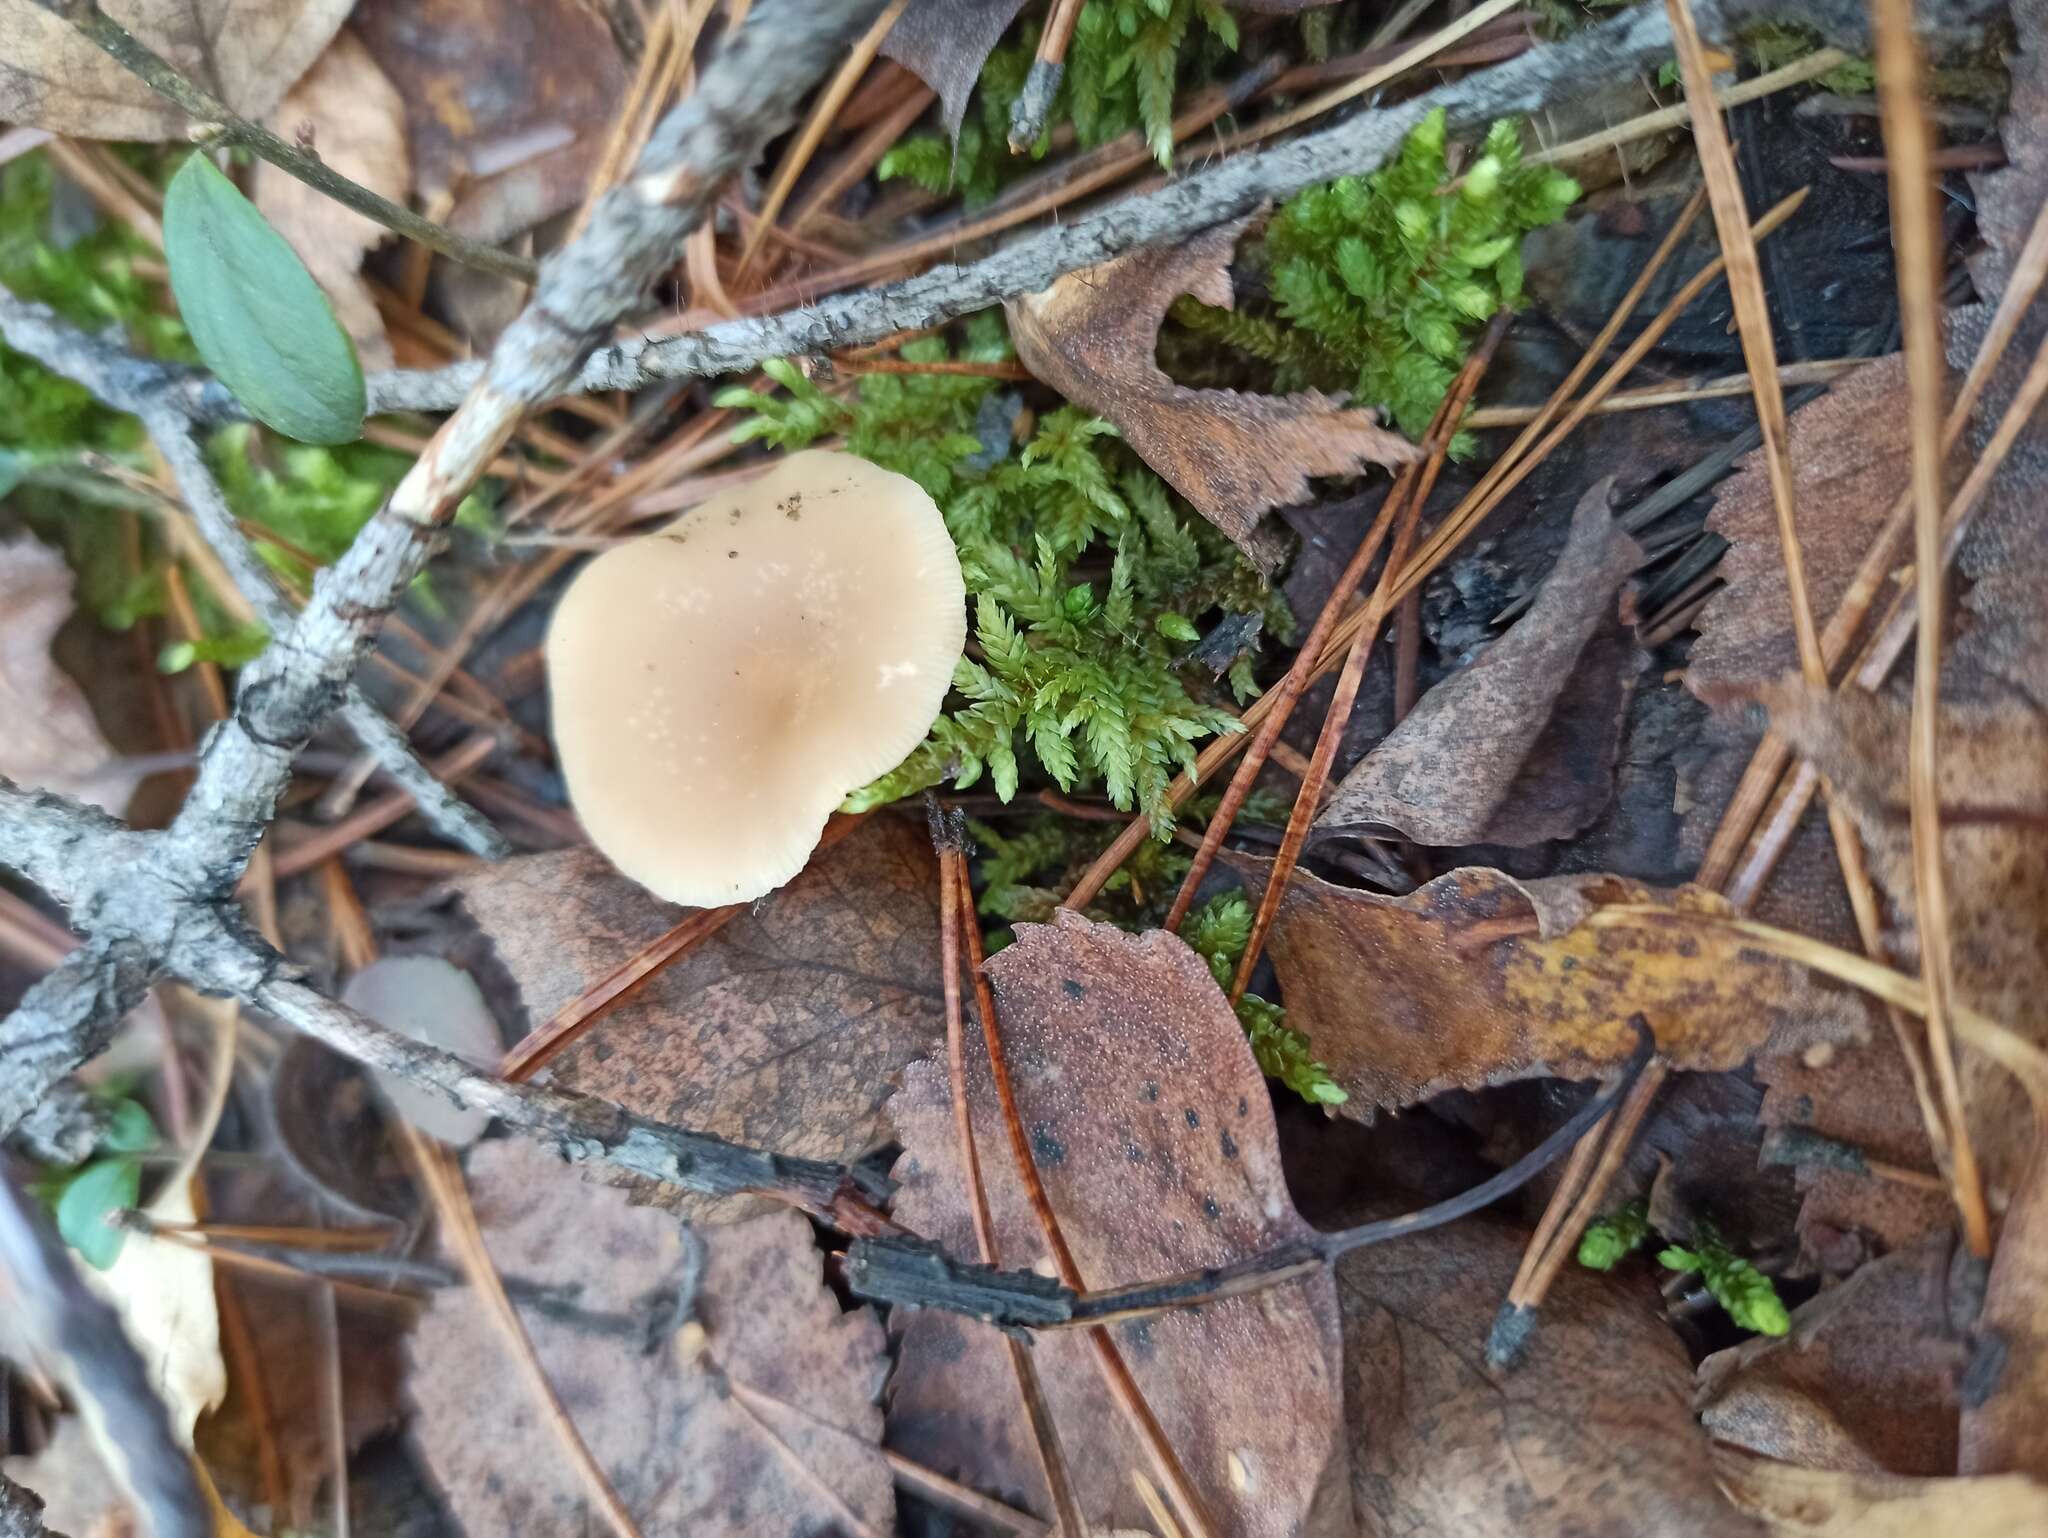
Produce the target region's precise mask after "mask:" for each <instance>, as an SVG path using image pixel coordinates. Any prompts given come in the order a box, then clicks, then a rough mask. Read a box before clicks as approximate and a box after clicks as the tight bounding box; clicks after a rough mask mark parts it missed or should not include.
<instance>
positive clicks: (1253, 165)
mask: <svg viewBox="0 0 2048 1538" xmlns="http://www.w3.org/2000/svg"><path fill="white" fill-rule="evenodd" d="M1696 9H1697V11H1698V13H1699V14H1700V15H1701V16H1702V17H1704V18H1710V19H1715V20H1720V21H1724V22H1725V21H1729V20H1732V19H1735V18H1739V17H1743V16H1748V15H1751V14H1759V15H1762V14H1768V15H1770V16H1773V17H1776V18H1779V19H1783V18H1785V17H1786V16H1787V15H1788V14H1789V13H1788V11H1787V8H1786V7H1784V6H1770V5H1763V4H1761V3H1760V0H1759V3H1756V4H1751V3H1748V0H1718V3H1713V0H1710V3H1703V4H1702V5H1700V6H1699V7H1697V8H1696ZM1798 9H1799V8H1794V10H1798ZM1801 14H1804V13H1803V12H1801ZM1811 19H1812V21H1813V22H1814V24H1815V25H1819V26H1823V27H1832V26H1837V25H1839V23H1840V22H1841V20H1842V17H1841V15H1840V13H1839V12H1837V11H1832V10H1827V9H1825V8H1817V9H1815V10H1814V11H1813V12H1812V15H1811ZM1670 48H1671V36H1670V28H1669V26H1668V24H1667V23H1666V21H1665V19H1664V17H1663V16H1662V15H1661V14H1660V13H1659V12H1658V11H1657V10H1656V8H1655V7H1650V6H1639V7H1636V8H1635V9H1633V10H1630V11H1626V12H1624V13H1622V14H1621V15H1619V16H1616V17H1615V18H1613V19H1612V20H1610V21H1606V22H1602V23H1600V24H1599V25H1597V26H1590V27H1586V28H1584V29H1583V30H1581V31H1579V32H1577V33H1575V34H1574V35H1573V36H1572V37H1570V38H1568V39H1566V40H1565V41H1563V42H1560V43H1556V44H1551V45H1549V46H1546V47H1541V48H1532V49H1530V50H1529V51H1528V52H1526V53H1524V54H1522V55H1521V56H1519V57H1517V58H1515V59H1511V60H1509V61H1508V62H1506V63H1504V64H1501V65H1498V66H1496V67H1495V68H1493V69H1490V70H1486V71H1484V72H1483V73H1479V74H1475V75H1471V76H1468V77H1467V78H1465V79H1463V80H1459V81H1456V82H1454V83H1453V84H1450V85H1447V86H1443V87H1440V88H1438V89H1436V90H1434V91H1428V92H1425V93H1423V94H1422V95H1420V96H1417V97H1416V98H1414V99H1413V100H1411V101H1407V102H1403V103H1401V104H1399V105H1398V106H1394V107H1389V108H1385V109H1383V110H1380V111H1377V112H1372V113H1365V114H1361V115H1360V116H1357V117H1354V118H1351V119H1348V120H1346V121H1344V122H1341V123H1337V124H1333V125H1332V126H1330V127H1328V128H1325V129H1322V130H1320V131H1318V132H1316V133H1313V134H1309V135H1306V136H1304V137H1302V138H1300V139H1296V140H1293V141H1291V142H1289V143H1286V144H1281V145H1278V146H1275V147H1273V148H1271V149H1266V150H1261V151H1258V152H1256V153H1253V154H1246V155H1234V156H1231V157H1229V158H1227V159H1225V160H1222V161H1220V162H1218V163H1217V164H1215V165H1212V166H1210V167H1209V168H1207V169H1205V170H1201V171H1197V172H1193V173H1190V174H1188V175H1185V176H1182V177H1180V178H1178V179H1176V180H1174V181H1173V182H1171V183H1169V184H1167V185H1165V186H1162V187H1160V188H1158V189H1157V190H1155V191H1152V192H1147V193H1142V194H1139V195H1136V196H1133V197H1129V198H1125V199H1124V200H1123V201H1122V202H1119V203H1117V204H1115V205H1113V206H1111V207H1108V208H1105V209H1102V210H1099V211H1096V212H1092V213H1090V214H1088V215H1086V216H1084V217H1082V218H1079V219H1076V220H1073V221H1071V222H1061V223H1058V224H1056V225H1054V226H1052V227H1051V228H1048V229H1045V230H1041V231H1038V232H1037V233H1035V234H1032V235H1029V236H1026V237H1024V238H1023V239H1020V240H1018V241H1016V242H1014V243H1012V244H1011V245H1009V246H1006V247H1004V248H1003V249H1002V250H1000V251H998V252H996V253H995V254H994V255H992V256H989V257H986V258H984V259H982V260H981V261H977V262H973V263H971V264H968V265H966V266H944V267H939V268H935V269H933V270H932V271H930V272H927V273H925V274H923V275H921V276H918V277H914V278H907V279H904V280H903V281H901V282H897V283H892V284H890V285H888V286H886V287H883V288H877V289H871V290H867V291H865V292H862V293H858V294H850V295H838V296H835V297H833V298H830V299H826V300H823V301H820V302H818V303H816V304H813V305H810V306H808V307H806V308H801V309H795V310H789V311H785V312H784V313H781V314H777V315H765V316H752V315H749V316H743V317H741V318H740V319H737V320H731V321H726V322H723V323H721V324H719V325H715V326H708V327H706V328H704V329H703V330H701V331H697V332H694V333H692V334H690V335H688V336H679V337H670V338H667V339H664V340H660V341H651V340H647V339H645V338H640V339H628V338H622V339H619V340H618V341H616V342H615V343H614V344H613V345H611V346H608V347H605V348H603V349H602V350H600V351H599V352H598V353H597V354H596V355H595V356H593V357H592V358H591V359H590V361H589V362H588V363H587V364H586V365H585V367H584V368H583V370H582V372H581V373H580V374H578V375H577V376H576V377H575V378H574V379H573V380H571V381H567V382H565V383H564V384H563V386H562V387H561V388H562V389H563V391H564V392H569V391H573V392H575V393H579V394H581V393H596V392H600V391H607V390H637V389H640V388H642V387H644V386H646V385H648V384H650V383H652V382H654V381H656V380H660V379H679V378H686V377H707V376H711V375H717V374H728V373H738V372H740V371H742V370H745V369H749V368H752V367H754V366H755V365H757V364H759V363H760V362H762V361H763V360H764V359H768V358H781V357H791V356H798V355H803V354H810V353H826V352H832V351H834V350H836V349H839V348H842V347H852V346H859V345H862V344H864V343H868V342H873V341H878V340H880V339H881V338H882V337H885V336H887V335H889V334H890V333H891V332H895V331H902V330H916V329H919V328H922V327H929V326H937V325H940V324H943V323H944V322H947V321H950V320H955V319H958V318H959V317H960V316H962V315H969V314H972V313H974V312H975V311H978V310H984V309H987V308H989V307H990V306H992V305H996V304H999V303H1001V302H1002V301H1003V300H1005V299H1011V298H1015V297H1017V296H1018V295H1020V294H1026V293H1034V292H1037V291H1038V290H1040V289H1043V288H1046V287H1047V286H1049V285H1050V284H1051V283H1052V282H1053V280H1054V279H1056V278H1058V277H1060V276H1061V275H1062V274H1064V273H1067V272H1071V271H1073V270H1074V269H1076V268H1079V267H1086V266H1091V265H1093V264H1095V263H1097V262H1103V261H1107V260H1108V259H1109V258H1110V257H1113V256H1117V255H1120V254H1121V253H1123V252H1125V251H1129V250H1132V249H1133V248H1135V247H1138V246H1142V245H1151V244H1161V243H1167V242H1171V241H1175V240H1181V239H1185V238H1186V237H1187V236H1189V235H1192V234H1194V233H1195V232H1196V231H1198V230H1202V229H1206V228H1208V227H1209V226H1210V225H1213V224H1218V223H1222V222H1224V221H1227V220H1230V219H1235V218H1240V217H1242V216H1244V215H1245V214H1248V213H1250V212H1252V211H1253V210H1254V209H1256V208H1257V207H1259V206H1260V205H1261V204H1262V203H1265V202H1267V201H1269V200H1271V199H1275V198H1284V197H1286V196H1288V195H1289V194H1291V193H1294V192H1298V191H1300V190H1301V189H1302V188H1303V187H1307V186H1310V185H1313V184H1314V183H1317V182H1322V181H1327V180H1329V179H1330V178H1331V177H1333V176H1339V175H1346V174H1353V173H1362V172H1365V171H1369V170H1371V169H1373V168H1374V167H1375V166H1378V165H1380V164H1381V163H1383V162H1384V161H1385V160H1386V159H1387V158H1388V157H1389V156H1391V155H1392V154H1394V152H1395V151H1397V150H1398V149H1399V148H1400V145H1401V141H1402V140H1403V138H1405V137H1406V135H1407V133H1408V131H1409V129H1411V128H1413V127H1414V126H1415V124H1416V123H1417V122H1418V121H1420V119H1421V118H1422V117H1423V116H1424V115H1425V114H1427V113H1428V112H1430V111H1431V110H1433V109H1435V108H1437V107H1441V108H1443V109H1444V111H1445V113H1446V115H1447V117H1448V119H1449V122H1450V125H1451V127H1452V128H1453V129H1461V128H1468V127H1472V126H1474V125H1479V124H1484V123H1486V122H1489V121H1491V120H1492V119H1493V118H1496V117H1502V116H1512V115H1520V114H1526V113H1530V112H1535V111H1538V110H1540V109H1541V108H1543V107H1545V106H1548V105H1551V104H1553V103H1555V102H1557V101H1559V100H1562V99H1564V98H1565V97H1567V96H1569V95H1572V94H1574V93H1576V92H1580V91H1583V90H1584V89H1585V87H1586V84H1587V82H1588V81H1589V80H1594V79H1607V78H1612V77H1614V76H1615V75H1618V74H1620V73H1622V72H1624V71H1627V70H1631V69H1635V68H1638V67H1641V66H1643V65H1646V64H1655V63H1658V62H1661V60H1662V59H1663V58H1664V57H1666V56H1667V55H1668V54H1669V52H1670ZM984 233H985V232H984ZM972 238H974V236H973V234H972V233H971V232H966V231H962V232H955V234H954V236H953V237H952V238H951V241H950V244H957V242H958V241H961V240H967V239H972ZM948 248H949V242H947V241H942V242H941V244H940V246H939V247H938V250H939V251H944V250H946V249H948ZM898 261H899V262H900V259H898ZM889 270H891V263H890V262H889V261H884V262H883V264H882V265H881V267H879V268H878V269H876V271H877V272H881V273H886V272H887V271H889ZM873 275H875V273H870V272H866V271H864V270H860V269H856V270H855V271H853V272H850V273H848V274H841V275H838V276H837V277H836V278H835V277H834V276H833V275H823V276H822V277H821V278H806V279H805V280H803V283H802V284H801V285H799V290H798V291H799V292H801V291H802V289H804V288H809V289H812V290H813V291H815V290H816V288H817V287H819V286H821V285H822V283H823V282H825V281H836V282H846V281H858V280H860V278H862V277H866V276H873ZM784 302H786V301H784ZM481 373H482V367H481V365H478V364H473V363H469V364H454V365H450V366H449V367H447V368H443V369H436V370H431V371H409V370H398V371H393V372H391V373H385V374H379V375H375V376H373V377H372V378H371V380H370V381H369V387H370V400H371V409H372V410H373V411H397V410H417V411H434V410H445V409H447V408H448V407H449V406H451V405H453V404H455V403H456V402H457V401H458V400H460V399H461V398H462V396H463V395H464V394H465V393H466V392H467V390H468V389H469V388H470V386H471V385H473V384H474V383H475V382H476V380H477V379H478V378H479V377H480V376H481ZM204 404H205V406H206V407H207V409H208V410H209V411H214V412H218V413H220V414H222V415H224V416H233V415H236V414H237V408H236V407H235V406H234V404H233V401H232V398H231V397H228V396H227V394H226V392H225V391H220V390H217V389H210V390H208V392H207V393H206V395H205V397H204Z"/></svg>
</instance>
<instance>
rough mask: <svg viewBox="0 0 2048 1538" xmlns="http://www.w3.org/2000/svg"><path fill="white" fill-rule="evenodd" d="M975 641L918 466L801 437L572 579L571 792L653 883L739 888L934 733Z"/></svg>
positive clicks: (795, 853) (732, 897) (559, 639)
mask: <svg viewBox="0 0 2048 1538" xmlns="http://www.w3.org/2000/svg"><path fill="white" fill-rule="evenodd" d="M966 639H967V611H966V592H965V587H964V585H963V583H962V582H961V578H960V560H959V557H958V555H957V554H956V553H955V552H954V549H953V541H952V538H951V537H950V536H949V535H948V534H947V532H946V525H945V520H944V519H943V518H942V517H941V516H940V514H939V509H938V507H937V505H936V504H935V503H934V502H933V501H932V499H931V498H930V497H929V496H927V495H926V494H925V492H924V491H923V489H922V488H921V487H919V486H918V484H917V483H916V482H915V481H912V480H910V479H909V478H908V477H906V476H901V475H898V474H896V473H895V472H893V471H890V470H884V469H881V468H880V467H878V466H876V465H872V464H870V463H868V462H867V461H866V460H864V459H860V458H858V457H856V456H854V455H852V454H836V453H827V452H825V451H823V450H815V449H814V450H806V451H805V452H803V453H799V454H791V455H789V456H788V457H787V458H786V459H785V460H784V461H783V462H782V463H781V464H780V465H778V466H777V467H776V468H775V469H774V470H773V471H772V472H771V473H769V474H767V475H765V476H762V477H761V478H760V479H759V480H757V481H754V482H752V483H751V484H749V485H747V486H744V487H741V488H739V489H738V490H737V491H734V492H731V493H727V494H725V495H723V496H721V497H718V498H715V499H713V500H711V501H708V502H706V503H704V504H702V505H701V506H699V507H698V508H696V509H695V510H694V511H693V512H692V513H691V514H690V516H689V517H687V518H685V519H682V520H680V521H679V522H676V523H674V524H671V525H670V526H669V527H667V528H665V529H663V530H661V531H660V532H659V533H656V534H650V535H648V536H647V537H646V538H644V539H636V540H634V541H632V542H631V543H630V544H626V545H621V546H619V547H617V548H615V549H612V550H608V551H606V552H605V553H604V554H603V555H601V556H599V557H598V558H597V559H596V560H594V561H592V562H591V563H590V564H589V565H588V566H586V567H584V568H583V570H582V572H581V573H579V574H578V576H577V578H576V580H575V581H574V582H573V583H571V584H570V587H569V590H568V592H567V593H565V594H564V595H563V597H562V602H561V604H560V606H559V607H558V608H557V609H556V610H555V617H554V621H553V623H552V625H551V626H550V628H549V630H548V639H547V670H548V688H549V693H550V697H551V701H552V709H553V715H554V736H555V748H556V753H557V757H558V758H559V760H560V762H561V766H562V774H563V776H564V778H565V779H566V781H567V783H568V788H569V800H570V802H571V804H572V805H573V806H574V807H575V809H576V815H577V816H578V818H580V819H581V821H582V823H583V827H584V830H585V831H586V832H587V833H588V834H589V835H590V840H591V842H592V843H593V844H595V845H596V846H597V848H598V850H599V852H600V853H602V854H603V855H604V856H605V857H606V858H607V859H608V860H610V861H611V862H612V864H613V865H615V866H617V867H618V869H619V870H621V871H623V872H624V873H625V874H626V875H628V876H630V877H631V878H632V879H633V880H635V881H637V882H639V883H640V884H641V885H642V886H644V887H646V888H647V889H648V890H649V891H651V892H653V893H654V894H655V895H656V896H658V897H662V898H666V899H667V900H668V901H670V902H675V903H685V904H689V905H691V906H695V907H707V908H708V907H716V906H720V905H724V904H727V903H740V902H749V901H751V900H752V899H754V898H756V897H759V896H761V895H763V894H764V893H767V892H771V891H773V890H774V889H775V888H776V887H779V886H781V885H782V884H783V883H784V882H786V881H788V880H789V879H790V878H791V877H793V876H794V875H796V873H797V872H798V871H800V870H802V869H803V867H804V862H805V861H806V860H807V859H809V858H810V854H811V851H812V849H814V848H815V847H816V846H817V842H818V838H819V835H820V834H821V833H823V831H824V828H825V821H826V819H827V818H828V817H830V816H831V814H832V810H833V808H834V807H836V806H838V805H839V803H840V802H841V801H842V800H844V799H845V797H846V795H847V793H848V792H849V791H852V790H855V789H857V788H859V787H860V786H862V785H864V784H866V783H867V782H868V781H869V780H872V779H874V778H875V777H876V776H877V775H880V774H883V773H885V772H886V771H888V770H890V769H893V768H895V767H896V765H897V764H899V763H901V762H902V761H903V759H904V758H905V757H906V756H907V755H908V754H909V753H910V751H911V750H912V749H913V748H915V747H916V746H917V745H918V743H920V742H921V741H923V740H924V735H925V733H926V732H927V731H928V730H929V729H930V727H931V724H932V720H933V718H934V717H935V716H937V715H938V713H939V707H940V705H941V704H942V703H943V702H944V700H945V695H946V689H947V687H948V685H949V684H950V683H951V681H952V677H953V665H954V663H955V662H956V661H958V659H959V656H960V652H961V649H962V647H963V646H965V644H966Z"/></svg>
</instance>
